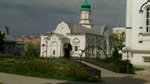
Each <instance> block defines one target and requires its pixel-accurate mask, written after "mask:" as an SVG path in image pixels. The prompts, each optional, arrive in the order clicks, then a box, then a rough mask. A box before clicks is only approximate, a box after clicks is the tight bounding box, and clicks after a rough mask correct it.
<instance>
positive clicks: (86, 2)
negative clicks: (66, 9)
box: [81, 0, 91, 11]
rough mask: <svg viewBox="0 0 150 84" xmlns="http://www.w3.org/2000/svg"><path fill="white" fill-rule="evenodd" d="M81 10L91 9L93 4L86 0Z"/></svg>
mask: <svg viewBox="0 0 150 84" xmlns="http://www.w3.org/2000/svg"><path fill="white" fill-rule="evenodd" d="M81 10H85V11H90V10H91V5H90V4H89V2H88V0H85V1H84V2H83V3H82V4H81Z"/></svg>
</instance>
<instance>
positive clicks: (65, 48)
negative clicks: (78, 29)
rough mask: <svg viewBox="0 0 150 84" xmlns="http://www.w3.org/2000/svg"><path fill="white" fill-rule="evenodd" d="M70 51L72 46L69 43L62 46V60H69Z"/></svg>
mask: <svg viewBox="0 0 150 84" xmlns="http://www.w3.org/2000/svg"><path fill="white" fill-rule="evenodd" d="M71 50H72V45H71V44H70V43H64V45H63V52H64V58H70V57H71V56H70V53H71Z"/></svg>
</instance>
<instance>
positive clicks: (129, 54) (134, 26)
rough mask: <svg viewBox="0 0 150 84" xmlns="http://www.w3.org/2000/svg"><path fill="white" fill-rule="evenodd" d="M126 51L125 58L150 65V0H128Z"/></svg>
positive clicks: (139, 63)
mask: <svg viewBox="0 0 150 84" xmlns="http://www.w3.org/2000/svg"><path fill="white" fill-rule="evenodd" d="M126 11H127V14H126V47H125V48H124V50H125V51H126V52H125V54H126V55H124V56H123V59H129V60H130V61H131V63H133V64H134V65H142V66H149V65H150V47H149V45H150V0H127V10H126Z"/></svg>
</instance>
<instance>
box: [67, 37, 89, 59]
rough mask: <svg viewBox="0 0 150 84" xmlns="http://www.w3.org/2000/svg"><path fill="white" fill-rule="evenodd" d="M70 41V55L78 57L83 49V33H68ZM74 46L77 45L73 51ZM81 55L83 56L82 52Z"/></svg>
mask: <svg viewBox="0 0 150 84" xmlns="http://www.w3.org/2000/svg"><path fill="white" fill-rule="evenodd" d="M68 37H69V38H70V43H71V45H72V56H73V57H80V54H81V50H84V49H85V39H86V38H85V35H70V36H68ZM75 46H78V50H77V51H75ZM82 57H85V55H84V54H83V55H82Z"/></svg>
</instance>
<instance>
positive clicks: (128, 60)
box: [126, 47, 129, 74]
mask: <svg viewBox="0 0 150 84" xmlns="http://www.w3.org/2000/svg"><path fill="white" fill-rule="evenodd" d="M126 52H127V74H128V73H129V50H128V48H127V47H126Z"/></svg>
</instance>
